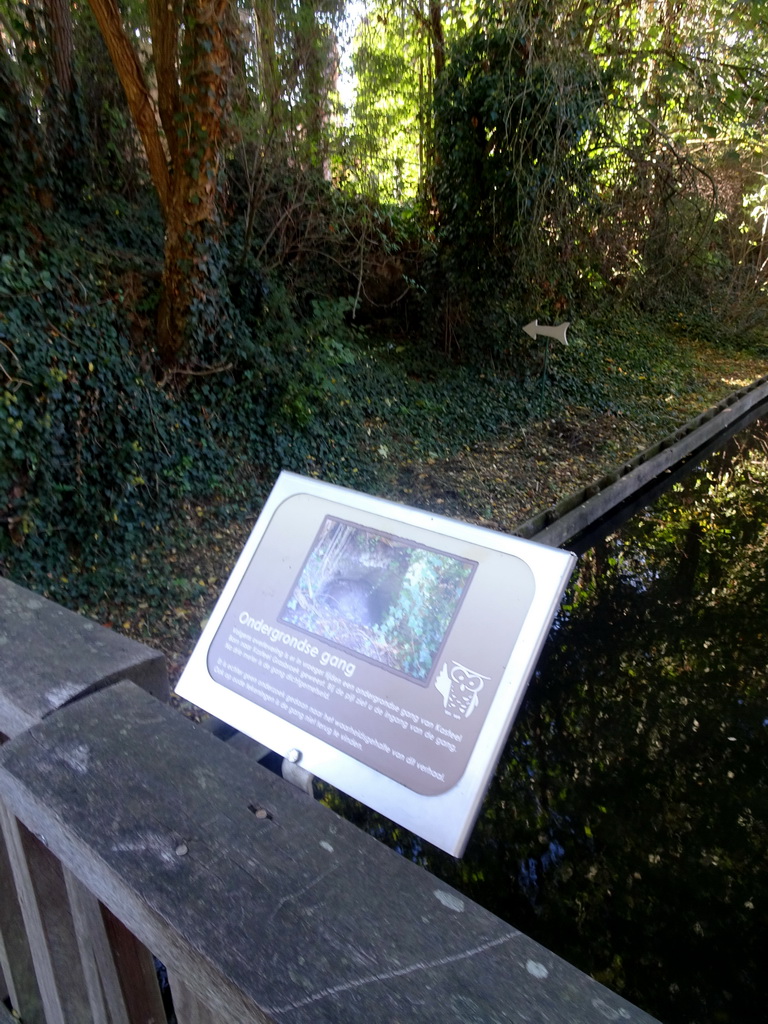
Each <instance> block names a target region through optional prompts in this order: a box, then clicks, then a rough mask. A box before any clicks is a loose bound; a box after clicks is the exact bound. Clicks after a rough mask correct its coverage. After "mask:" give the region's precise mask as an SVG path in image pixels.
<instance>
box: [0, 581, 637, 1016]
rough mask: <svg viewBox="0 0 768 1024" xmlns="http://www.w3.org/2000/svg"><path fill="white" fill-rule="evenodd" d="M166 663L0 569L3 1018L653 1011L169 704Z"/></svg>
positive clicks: (0, 967) (0, 1013) (617, 1013)
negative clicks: (162, 980)
mask: <svg viewBox="0 0 768 1024" xmlns="http://www.w3.org/2000/svg"><path fill="white" fill-rule="evenodd" d="M163 675H164V673H163V668H162V660H161V659H160V657H159V656H158V655H157V654H155V652H153V651H150V650H148V649H147V648H145V647H143V646H141V645H139V644H134V643H132V642H130V641H127V640H125V639H124V638H122V637H119V636H117V635H116V634H114V633H112V632H111V631H109V630H105V629H102V628H101V627H99V626H96V625H94V624H93V623H90V622H88V621H87V620H85V619H83V618H81V617H79V616H74V615H72V614H71V613H69V612H65V611H64V610H63V609H61V608H59V607H57V606H56V605H53V604H51V603H50V602H47V601H43V600H42V599H40V598H38V597H36V596H35V595H33V594H31V593H29V592H28V591H25V590H23V589H22V588H20V587H16V586H14V585H13V584H10V583H8V582H6V581H2V580H0V733H2V734H4V736H3V738H4V739H5V740H6V742H4V743H3V745H2V747H0V822H1V823H2V837H3V839H2V842H0V894H1V897H2V898H1V899H0V1004H2V1002H3V1001H4V1002H5V1005H6V1006H8V1007H10V1008H11V1009H12V1010H13V1011H14V1016H11V1013H10V1010H8V1011H6V1010H4V1009H3V1008H2V1006H1V1005H0V1021H1V1020H3V1018H4V1016H5V1017H7V1018H9V1019H19V1018H21V1019H22V1020H23V1021H24V1022H25V1024H102V1022H103V1024H161V1022H164V1021H166V1020H167V1019H170V1018H169V1014H170V1013H171V1012H173V1013H175V1018H176V1020H177V1021H178V1024H213V1022H222V1024H249V1022H264V1021H269V1022H279V1024H289V1022H290V1024H293V1022H296V1024H319V1022H324V1021H327V1022H334V1024H346V1022H350V1024H351V1022H353V1021H354V1022H357V1024H360V1022H364V1024H376V1022H391V1024H394V1022H402V1024H409V1022H433V1021H434V1022H437V1021H440V1022H441V1024H444V1022H462V1024H469V1022H483V1024H485V1022H501V1021H519V1022H521V1024H522V1022H523V1021H528V1022H542V1024H544V1022H563V1024H565V1022H567V1024H578V1022H600V1024H602V1022H604V1021H635V1022H649V1021H651V1018H650V1017H648V1016H647V1015H646V1014H645V1013H643V1012H642V1011H640V1010H638V1009H637V1008H636V1007H634V1006H632V1005H631V1004H629V1003H627V1002H625V1001H624V1000H622V999H620V998H619V997H618V996H616V995H614V994H613V993H611V992H609V991H608V990H607V989H605V988H603V987H601V986H600V985H598V984H597V983H596V982H594V981H593V980H591V979H590V978H588V977H587V976H586V975H584V974H582V973H580V972H579V971H577V970H576V969H575V968H573V967H571V966H570V965H568V964H566V963H565V962H564V961H562V960H560V959H558V958H557V957H556V956H555V955H553V954H552V953H550V952H549V951H548V950H546V949H544V948H543V947H541V946H539V945H537V944H536V943H535V942H533V941H532V940H531V939H529V938H527V937H526V936H525V935H523V934H521V933H520V932H518V931H516V930H515V929H514V928H512V927H510V926H509V925H508V924H506V923H504V922H503V921H501V920H499V919H498V918H496V917H494V915H492V914H490V913H489V912H488V911H486V910H484V909H483V908H481V907H480V906H478V905H477V904H475V903H473V902H472V901H470V900H468V899H467V898H466V897H464V896H462V895H461V894H459V893H458V892H456V891H455V890H453V889H451V888H450V887H449V886H447V885H445V884H444V883H443V882H441V881H439V880H438V879H437V878H435V877H434V876H432V875H430V874H429V873H428V872H427V871H425V870H424V869H422V868H420V867H417V866H415V865H414V864H412V863H410V862H408V861H406V860H405V859H403V858H401V857H399V856H398V855H397V854H395V853H394V852H392V851H391V850H388V849H386V848H385V847H383V846H382V845H381V844H379V843H378V842H376V841H375V840H374V839H372V838H371V837H370V836H368V835H366V834H364V833H363V832H361V831H360V830H358V829H357V828H355V827H354V826H353V825H351V824H350V823H349V822H346V821H344V820H343V819H341V818H339V817H338V816H337V815H335V814H334V813H333V812H332V811H330V810H329V809H328V808H326V807H324V806H322V805H320V804H319V803H316V802H315V801H313V800H312V799H311V797H310V796H308V795H307V794H305V793H303V792H300V791H299V790H298V789H296V788H295V787H293V786H291V785H289V784H288V783H286V782H285V781H284V780H283V779H281V778H279V777H277V776H275V775H273V774H271V773H270V772H268V771H267V770H266V769H264V768H263V767H262V766H261V765H259V764H258V763H256V761H255V760H254V758H253V757H249V756H247V754H245V753H243V752H242V751H240V750H238V749H233V748H232V746H231V745H230V744H227V743H225V742H222V741H221V740H220V739H218V738H217V737H216V736H215V735H213V734H212V733H211V731H209V730H207V729H205V728H203V727H201V726H197V725H195V724H193V723H192V722H191V721H190V720H188V719H187V718H185V717H184V716H182V715H180V714H179V713H178V712H176V711H174V710H173V709H171V708H170V707H169V706H168V705H167V704H165V703H164V702H163V701H162V699H158V697H160V698H162V696H163V692H164V678H163ZM131 680H132V681H131ZM159 963H161V964H162V965H163V970H162V972H161V973H162V974H163V975H165V974H166V972H167V978H168V982H169V993H170V996H172V1001H173V1010H171V1009H170V1003H169V1000H168V998H167V996H168V994H169V993H168V992H166V993H165V996H166V998H165V1002H164V999H163V995H164V994H163V993H161V988H160V984H159V982H158V964H159Z"/></svg>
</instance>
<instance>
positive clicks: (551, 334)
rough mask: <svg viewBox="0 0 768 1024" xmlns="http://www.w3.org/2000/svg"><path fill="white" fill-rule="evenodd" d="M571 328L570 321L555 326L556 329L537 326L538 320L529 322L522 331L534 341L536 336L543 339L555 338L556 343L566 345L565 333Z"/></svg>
mask: <svg viewBox="0 0 768 1024" xmlns="http://www.w3.org/2000/svg"><path fill="white" fill-rule="evenodd" d="M570 326H571V321H570V320H565V321H564V322H563V323H561V324H557V326H556V327H546V326H544V325H539V321H538V320H531V322H530V323H529V324H526V325H525V327H524V328H523V330H524V331H525V333H526V334H528V335H530V337H531V338H533V340H534V341H535V340H536V338H537V337H538V335H541V336H542V337H545V338H557V340H558V341H562V343H563V344H564V345H567V344H568V339H567V338H566V336H565V332H566V331H567V330H568V328H569V327H570Z"/></svg>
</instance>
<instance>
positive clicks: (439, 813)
mask: <svg viewBox="0 0 768 1024" xmlns="http://www.w3.org/2000/svg"><path fill="white" fill-rule="evenodd" d="M333 531H336V534H335V535H334V536H336V535H338V536H341V537H342V539H343V540H345V542H346V549H347V550H349V545H350V544H352V545H353V547H354V545H357V546H358V548H360V547H361V546H366V545H367V547H366V551H369V552H373V553H369V554H368V555H366V557H367V559H368V562H367V563H366V566H367V565H368V564H369V563H370V560H371V559H372V558H375V557H378V558H379V561H382V556H381V555H380V554H379V555H377V554H376V552H377V551H378V552H380V551H381V550H384V549H385V548H386V547H387V546H389V547H390V548H391V551H392V558H393V559H395V560H396V563H397V564H398V565H400V566H401V567H402V566H407V568H406V569H404V570H403V571H404V572H405V573H406V575H405V576H404V577H403V578H404V579H412V578H413V574H414V572H415V571H416V570H415V569H414V568H413V566H415V565H416V562H417V561H418V562H419V565H420V566H421V563H423V562H425V560H426V561H428V562H429V564H430V565H431V566H433V570H434V566H437V570H438V575H439V572H440V571H443V572H445V573H452V574H453V577H455V578H456V579H457V580H458V582H457V583H456V584H455V586H454V592H455V593H456V594H459V592H461V593H460V596H458V597H457V598H456V603H455V608H453V606H452V607H451V608H448V609H447V610H445V611H444V613H442V614H443V625H444V627H445V628H444V634H443V635H444V639H443V641H442V642H441V643H440V645H439V646H438V641H435V642H434V645H433V648H431V649H430V651H429V652H427V654H424V655H423V657H422V660H423V661H424V662H425V664H426V663H429V666H430V667H429V668H423V669H422V668H420V667H416V668H414V667H412V666H411V667H410V668H409V667H407V666H406V664H405V663H403V665H401V666H399V668H392V667H391V666H385V665H383V664H381V663H378V662H377V661H376V660H373V659H371V658H369V657H367V656H366V655H363V654H361V653H360V650H362V648H356V649H355V650H351V649H350V648H349V646H348V644H349V643H351V642H354V643H358V641H357V640H354V641H351V640H348V639H343V641H342V642H341V643H337V642H336V638H337V637H338V634H325V635H323V636H319V635H318V634H317V632H316V629H317V628H318V627H317V626H316V625H311V626H310V627H308V628H305V627H306V623H307V622H311V623H314V622H315V621H316V620H315V619H311V620H310V619H301V616H302V615H305V614H309V613H308V612H307V613H305V612H304V611H302V605H301V600H300V598H302V594H303V592H302V591H301V587H302V586H305V583H304V582H303V581H305V579H306V578H308V575H307V574H309V573H310V571H311V570H312V565H314V564H315V563H318V564H319V560H320V557H321V554H324V552H326V550H327V547H328V546H329V545H330V541H329V540H327V538H328V537H330V536H331V534H332V533H333ZM322 538H326V539H325V540H323V539H322ZM262 542H264V543H262ZM323 545H326V547H323ZM338 546H339V545H338V544H337V545H336V547H337V548H338ZM345 557H346V558H347V563H346V564H347V568H348V572H349V564H350V563H349V559H350V558H351V556H350V555H348V554H347V555H346V556H345ZM409 558H410V559H412V561H411V562H409V561H408V559H409ZM312 559H315V563H313V562H312ZM419 560H420V561H419ZM575 561H576V556H575V555H573V554H571V553H570V552H567V551H563V550H560V549H558V548H552V547H547V546H545V545H541V544H536V543H533V542H531V541H524V540H522V539H520V538H518V537H513V536H510V535H506V534H501V533H497V532H495V531H492V530H487V529H484V528H481V527H478V526H472V525H469V524H467V523H462V522H458V521H455V520H451V519H448V518H445V517H442V516H436V515H432V514H431V513H428V512H424V511H421V510H418V509H415V508H410V507H407V506H404V505H399V504H397V503H395V502H390V501H385V500H384V499H381V498H375V497H372V496H370V495H367V494H362V493H360V492H357V491H353V490H349V489H347V488H342V487H337V486H335V485H332V484H328V483H324V482H322V481H318V480H315V479H311V478H307V477H302V476H298V475H296V474H294V473H288V472H283V473H281V474H280V477H279V478H278V480H277V482H276V484H275V486H274V488H273V490H272V492H271V494H270V495H269V497H268V499H267V501H266V503H265V505H264V508H263V510H262V512H261V515H260V516H259V519H258V521H257V523H256V525H255V526H254V529H253V531H252V533H251V535H250V537H249V538H248V541H247V542H246V544H245V547H244V548H243V551H242V553H241V555H240V557H239V559H238V561H237V564H236V565H235V568H234V570H233V571H232V574H231V576H230V577H229V579H228V581H227V583H226V585H225V587H224V589H223V591H222V593H221V596H220V597H219V600H218V602H217V604H216V606H215V608H214V610H213V612H212V613H211V616H210V618H209V620H208V622H207V624H206V625H205V628H204V630H203V633H202V635H201V637H200V639H199V641H198V643H197V645H196V647H195V650H194V652H193V654H192V656H191V658H190V660H189V663H188V664H187V666H186V668H185V670H184V673H183V675H182V677H181V680H180V681H179V684H178V686H177V688H176V692H177V693H178V694H179V696H181V697H183V698H184V699H185V700H189V701H191V702H192V703H194V704H196V705H197V706H198V707H200V708H203V709H204V710H206V711H208V712H210V713H211V714H213V715H215V716H216V717H217V718H220V719H222V720H223V721H225V722H228V723H229V724H231V725H233V726H235V727H236V728H237V729H239V730H240V731H241V732H244V733H246V734H247V735H248V736H251V737H252V738H253V739H254V740H257V741H259V742H261V743H263V744H266V745H267V746H268V747H270V748H271V749H272V750H274V751H276V752H277V753H278V754H280V755H282V756H283V757H286V756H288V757H290V758H291V759H292V760H300V763H301V765H302V767H304V768H306V769H307V770H308V771H310V772H312V773H313V774H314V775H316V776H318V777H319V778H321V779H323V780H325V781H326V782H329V783H331V784H332V785H334V786H336V787H337V788H338V789H340V790H342V791H343V792H345V793H348V794H349V795H350V796H352V797H354V798H356V799H358V800H360V801H362V802H363V803H365V804H367V805H368V806H369V807H371V808H372V809H373V810H376V811H378V812H380V813H382V814H384V815H386V816H387V817H389V818H391V819H392V820H393V821H395V822H397V823H399V824H401V825H403V826H405V827H406V828H408V829H410V830H411V831H413V832H415V833H417V834H418V835H420V836H421V837H422V838H424V839H426V840H428V841H429V842H431V843H433V844H434V845H436V846H438V847H440V848H441V849H443V850H445V851H446V852H448V853H450V854H452V855H454V856H457V857H458V856H461V854H462V853H463V852H464V849H465V847H466V844H467V841H468V839H469V836H470V833H471V830H472V828H473V826H474V823H475V820H476V818H477V815H478V813H479V811H480V807H481V804H482V800H483V797H484V795H485V791H486V788H487V785H488V783H489V781H490V778H491V775H492V773H493V771H494V769H495V766H496V762H497V760H498V758H499V756H500V755H501V752H502V749H503V746H504V743H505V742H506V738H507V735H508V733H509V731H510V729H511V726H512V723H513V721H514V717H515V715H516V713H517V711H518V709H519V707H520V703H521V701H522V698H523V695H524V693H525V689H526V686H527V684H528V680H529V678H530V676H531V674H532V673H533V670H534V668H535V666H536V662H537V660H538V657H539V654H540V652H541V648H542V646H543V644H544V641H545V640H546V637H547V634H548V632H549V629H550V626H551V624H552V620H553V618H554V616H555V613H556V611H557V608H558V606H559V602H560V599H561V597H562V593H563V591H564V589H565V587H566V585H567V583H568V580H569V578H570V575H571V573H572V571H573V566H574V564H575ZM336 564H337V565H338V564H339V563H338V561H337V563H336ZM392 564H395V562H393V563H392ZM353 568H354V566H353ZM312 571H314V570H312ZM374 571H376V572H378V573H379V574H381V573H382V572H384V570H383V569H381V568H377V569H375V570H374V569H371V568H365V567H363V566H361V565H360V566H359V567H358V570H357V571H356V572H352V573H351V574H352V575H357V576H359V575H361V574H363V573H369V575H370V574H372V573H373V572H374ZM419 571H421V569H419ZM408 574H410V575H408ZM453 577H452V578H453ZM342 582H343V583H344V585H346V586H347V587H348V588H356V589H354V594H355V596H356V598H359V593H360V591H361V583H360V580H359V579H358V580H355V579H353V580H352V581H351V582H350V581H349V580H347V579H346V578H344V579H343V580H342ZM366 585H368V584H366ZM440 585H441V586H442V587H443V590H445V589H447V584H445V583H443V584H440ZM341 586H342V584H341V583H340V582H339V577H338V575H337V576H334V577H333V578H332V579H331V578H330V577H328V579H326V582H325V584H324V586H323V593H324V595H325V596H324V597H323V600H324V601H325V602H326V606H327V602H328V601H329V600H330V599H331V598H330V597H329V595H332V594H333V593H334V588H335V589H336V591H339V588H340V587H341ZM408 586H410V584H408ZM404 589H405V584H403V590H404ZM443 590H440V593H442V592H443ZM398 593H402V591H398ZM409 593H410V591H409ZM406 596H407V595H406ZM400 600H402V598H401V599H400ZM358 603H359V602H358ZM500 603H502V604H503V605H504V607H501V608H500V607H499V604H500ZM305 605H306V602H305ZM342 607H346V606H344V605H342ZM264 608H267V609H269V611H268V613H267V614H265V613H264V611H263V610H264ZM334 613H335V614H341V613H340V612H339V611H338V606H337V607H336V608H335V612H334ZM355 614H358V615H359V614H360V613H359V612H358V613H355ZM344 621H345V622H346V621H347V620H346V619H345V620H344ZM366 621H367V620H366ZM507 622H508V623H509V625H508V627H507V625H506V624H507ZM297 623H298V624H297ZM302 623H303V625H302ZM352 628H353V627H350V629H352ZM372 628H373V627H370V628H368V627H365V628H360V629H358V628H357V625H354V630H355V635H357V634H358V633H360V634H363V633H365V634H366V635H367V634H369V633H370V631H371V629H372ZM376 628H378V627H376ZM507 629H508V634H507ZM313 630H315V632H313ZM436 635H437V634H436ZM275 637H277V638H278V639H274V638H275ZM454 637H455V638H456V643H459V640H460V638H463V641H462V642H463V647H460V648H459V653H461V651H462V650H463V649H465V648H468V649H471V650H472V651H473V652H474V653H473V654H472V656H471V658H470V659H467V660H471V661H472V665H471V668H470V669H466V668H465V667H464V666H465V664H466V662H465V659H464V658H463V657H462V658H461V661H459V659H458V658H457V657H456V652H455V651H454V650H452V649H451V644H452V643H453V641H454ZM507 637H508V639H507ZM360 642H362V641H360ZM365 642H366V643H367V642H368V641H367V640H366V641H365ZM281 645H282V646H281ZM290 645H292V646H290ZM366 650H367V648H366ZM486 654H487V656H488V658H489V659H490V661H489V664H490V662H493V666H495V667H493V668H489V667H487V665H486V662H485V658H486ZM430 657H432V661H431V663H430V662H429V658H430ZM409 664H410V663H409ZM400 669H402V670H400ZM483 669H485V672H483V671H482V670H483ZM409 673H410V674H409ZM419 673H424V675H423V677H422V676H421V675H419ZM281 675H282V678H280V676H281ZM246 687H247V689H246ZM483 690H484V692H483ZM449 691H450V692H449ZM481 698H482V702H483V707H482V709H480V710H478V712H477V715H476V717H475V718H474V719H473V720H472V721H470V715H472V714H473V713H474V712H475V711H476V709H478V705H479V704H480V703H481ZM286 702H287V703H286ZM425 702H429V703H428V704H426V703H425ZM280 705H282V707H281V706H280ZM317 705H322V707H321V708H318V707H317ZM356 705H357V706H356ZM425 707H429V708H430V709H433V710H430V711H429V713H428V714H427V715H425V714H424V709H425ZM302 708H303V709H305V710H300V709H302ZM344 709H346V710H344ZM441 709H442V711H441ZM320 710H323V711H324V714H323V716H322V717H321V716H320V715H319V711H320ZM310 711H311V712H312V713H310ZM315 713H317V715H316V714H315ZM349 715H352V716H353V717H351V718H350V717H349ZM355 716H357V717H355ZM442 716H446V717H442ZM385 719H386V720H385ZM335 726H338V727H339V728H340V729H341V730H342V732H341V733H340V732H339V729H337V728H335ZM429 726H431V727H432V728H431V729H430V728H428V727H429ZM321 729H324V730H326V731H325V732H322V731H319V730H321ZM472 729H474V730H475V731H474V732H471V730H472ZM377 730H379V732H377ZM382 730H383V731H382ZM393 730H394V731H393ZM470 732H471V735H469V733H470ZM334 733H335V737H334ZM342 733H343V734H342ZM393 736H399V737H401V738H402V742H397V741H396V739H393ZM356 737H359V739H357V738H356ZM377 737H379V738H377ZM361 741H362V742H361ZM396 742H397V747H398V748H399V747H402V748H403V750H404V751H407V752H409V756H408V757H407V758H406V756H405V754H403V753H402V752H401V751H400V750H399V749H396V748H395V743H396ZM349 744H355V745H356V747H357V748H359V749H358V750H357V751H356V755H355V754H352V753H350V752H348V749H349V746H348V745H349ZM451 746H453V747H454V751H453V752H451V750H450V747H451ZM456 748H458V753H457V752H456ZM420 752H421V753H420ZM394 758H399V762H396V761H395V760H394ZM433 765H436V766H437V768H435V767H433ZM440 768H442V769H443V770H442V771H440V770H437V769H440ZM452 773H458V776H457V777H456V778H454V777H453V775H452ZM430 787H432V788H433V790H435V787H436V790H437V791H433V792H425V791H424V790H425V789H429V788H430ZM418 790H422V791H418Z"/></svg>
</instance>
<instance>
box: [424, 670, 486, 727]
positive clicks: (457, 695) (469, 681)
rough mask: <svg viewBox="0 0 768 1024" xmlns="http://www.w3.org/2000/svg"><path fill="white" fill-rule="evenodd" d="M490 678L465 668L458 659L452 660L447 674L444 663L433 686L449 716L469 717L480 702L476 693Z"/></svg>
mask: <svg viewBox="0 0 768 1024" xmlns="http://www.w3.org/2000/svg"><path fill="white" fill-rule="evenodd" d="M490 678H491V677H490V676H481V675H480V673H479V672H473V671H472V669H470V668H465V666H464V665H460V664H459V663H458V661H454V662H453V668H452V669H451V671H450V674H449V672H448V664H447V663H446V664H444V665H443V667H442V668H441V669H440V671H439V673H438V675H437V679H436V680H435V687H436V688H437V691H438V693H440V694H441V696H442V698H443V707H444V708H445V713H446V715H450V717H451V718H469V716H470V715H471V714H472V712H473V711H474V710H475V708H476V707H477V706H478V704H479V703H480V700H479V698H478V696H477V695H478V693H479V692H480V691H481V690H482V688H483V684H484V682H485V681H486V680H487V679H490Z"/></svg>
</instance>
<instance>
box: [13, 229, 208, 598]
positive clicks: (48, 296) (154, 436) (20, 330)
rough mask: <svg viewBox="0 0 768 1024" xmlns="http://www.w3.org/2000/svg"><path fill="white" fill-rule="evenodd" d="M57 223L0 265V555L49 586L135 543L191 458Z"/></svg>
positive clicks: (178, 425)
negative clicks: (0, 526)
mask: <svg viewBox="0 0 768 1024" xmlns="http://www.w3.org/2000/svg"><path fill="white" fill-rule="evenodd" d="M66 227H67V226H66V225H65V224H62V223H61V222H59V221H57V220H55V219H53V218H51V219H50V220H49V222H48V224H47V225H46V229H45V231H42V230H41V229H40V228H39V227H35V228H34V230H30V229H29V227H28V228H27V231H26V232H25V233H24V234H23V235H22V234H16V235H15V237H14V236H13V235H10V236H9V235H6V237H5V239H4V241H5V243H6V245H5V251H4V254H3V256H2V257H0V352H1V353H2V356H1V359H2V368H3V381H2V391H1V392H0V416H1V417H2V420H1V421H0V427H1V428H2V429H0V481H1V483H0V488H1V490H0V495H2V506H3V513H2V514H3V519H4V530H3V532H2V539H1V540H0V556H1V557H2V562H3V565H4V568H5V569H6V570H10V569H13V571H14V574H16V575H19V574H21V575H24V576H25V577H27V578H30V579H40V578H45V579H47V580H50V581H54V582H55V580H56V579H60V578H61V577H67V578H68V577H69V576H70V574H71V573H72V571H73V569H75V571H77V569H78V567H79V569H80V570H82V572H83V573H87V572H98V568H99V564H100V563H103V562H104V561H108V562H109V563H111V564H115V563H119V562H120V561H124V560H125V559H126V558H127V557H128V556H129V555H130V553H131V552H132V551H135V550H136V549H137V547H139V546H140V545H142V544H145V543H146V542H147V538H148V535H149V534H150V533H151V532H152V531H156V530H157V529H158V528H159V526H160V524H162V522H164V521H165V520H166V519H167V517H168V515H169V512H170V505H171V503H172V502H173V500H174V498H176V497H178V492H179V488H180V487H183V484H184V465H185V456H186V457H187V458H188V459H191V457H192V456H191V454H190V453H191V451H192V444H191V439H190V437H189V435H188V434H187V432H186V430H185V424H184V423H183V420H182V418H181V417H179V416H178V415H177V410H176V408H175V406H174V402H173V401H172V400H171V399H170V398H169V397H168V396H166V395H164V394H163V392H162V391H161V390H159V389H158V388H157V387H156V385H155V383H154V381H153V380H152V379H151V377H149V376H148V374H147V372H146V370H144V369H142V367H141V366H140V365H139V362H138V359H137V357H136V356H135V354H134V353H133V352H132V351H131V350H130V347H129V344H128V340H127V338H126V334H125V329H124V322H123V319H122V316H121V310H120V308H119V303H118V302H117V300H116V297H115V296H109V294H108V293H107V294H105V288H104V282H102V281H100V280H99V279H98V275H97V272H96V271H97V267H95V266H94V264H93V262H92V261H89V260H88V259H87V256H86V254H85V253H84V250H83V249H82V247H81V246H79V244H77V243H76V242H75V243H73V242H71V241H67V240H66V239H67V230H66Z"/></svg>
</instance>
